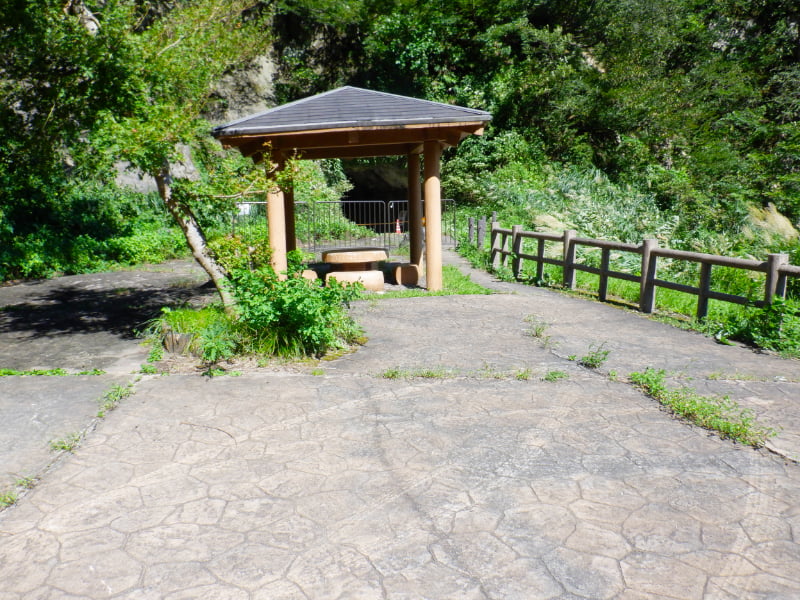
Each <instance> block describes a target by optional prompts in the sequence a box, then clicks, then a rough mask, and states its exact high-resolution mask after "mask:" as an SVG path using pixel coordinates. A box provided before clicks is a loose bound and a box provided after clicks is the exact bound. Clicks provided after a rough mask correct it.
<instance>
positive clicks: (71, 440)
mask: <svg viewBox="0 0 800 600" xmlns="http://www.w3.org/2000/svg"><path fill="white" fill-rule="evenodd" d="M81 439H83V436H82V435H81V434H79V433H71V434H69V435H68V436H66V437H63V438H58V439H55V440H51V441H50V444H49V445H50V450H51V451H53V452H72V451H73V450H75V448H77V446H78V444H80V443H81Z"/></svg>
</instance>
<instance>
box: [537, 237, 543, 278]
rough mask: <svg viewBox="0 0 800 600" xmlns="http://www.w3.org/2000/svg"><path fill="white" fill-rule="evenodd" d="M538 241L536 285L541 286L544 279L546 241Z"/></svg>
mask: <svg viewBox="0 0 800 600" xmlns="http://www.w3.org/2000/svg"><path fill="white" fill-rule="evenodd" d="M536 241H537V242H538V244H537V245H536V257H537V258H538V259H539V260H538V261H537V262H536V285H541V283H542V280H543V279H544V261H543V259H544V240H542V239H539V240H536Z"/></svg>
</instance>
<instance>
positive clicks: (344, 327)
mask: <svg viewBox="0 0 800 600" xmlns="http://www.w3.org/2000/svg"><path fill="white" fill-rule="evenodd" d="M230 282H231V289H232V290H233V294H234V297H235V298H236V310H237V313H238V322H239V325H240V327H241V329H242V331H243V337H244V338H245V339H247V340H248V342H247V343H248V345H249V346H250V347H249V350H250V351H252V352H256V353H259V354H279V355H289V356H291V355H321V354H323V353H325V352H326V351H327V350H329V349H331V348H338V347H342V346H343V345H344V344H345V343H347V342H350V341H352V340H353V339H354V338H355V337H356V336H357V329H356V327H355V325H354V323H353V321H352V320H351V319H350V317H349V316H348V315H347V313H346V312H345V306H346V305H347V304H348V303H349V302H350V301H351V300H354V299H355V298H357V297H358V296H359V293H360V288H361V286H357V285H342V284H340V283H338V282H335V281H329V282H328V283H327V285H326V286H324V287H323V286H322V285H321V283H320V282H318V281H311V280H308V279H305V278H304V277H302V276H301V275H300V274H299V273H297V272H293V273H290V275H289V276H288V277H286V278H285V279H281V278H279V277H278V276H277V274H276V273H275V272H274V271H273V270H272V269H271V268H267V267H264V268H261V269H258V270H255V271H249V270H244V269H238V270H235V271H233V273H232V274H231V277H230Z"/></svg>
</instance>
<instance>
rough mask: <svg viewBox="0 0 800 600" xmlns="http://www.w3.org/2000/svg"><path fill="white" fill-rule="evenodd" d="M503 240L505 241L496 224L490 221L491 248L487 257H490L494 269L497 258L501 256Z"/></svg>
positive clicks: (496, 264) (497, 262)
mask: <svg viewBox="0 0 800 600" xmlns="http://www.w3.org/2000/svg"><path fill="white" fill-rule="evenodd" d="M504 241H505V238H504V237H503V236H501V235H500V232H499V231H498V228H497V224H496V223H492V237H491V244H492V249H491V255H490V257H489V258H490V259H491V261H492V262H491V264H492V269H496V268H497V266H498V264H499V260H498V259H499V258H500V256H501V253H500V251H501V250H502V243H503V242H504Z"/></svg>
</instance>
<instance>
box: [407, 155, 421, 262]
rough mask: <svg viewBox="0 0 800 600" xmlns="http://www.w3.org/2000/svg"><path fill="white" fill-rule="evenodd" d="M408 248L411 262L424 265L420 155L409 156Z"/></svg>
mask: <svg viewBox="0 0 800 600" xmlns="http://www.w3.org/2000/svg"><path fill="white" fill-rule="evenodd" d="M408 246H409V262H410V263H411V264H412V265H417V266H420V265H421V264H422V190H421V188H420V181H419V154H409V155H408Z"/></svg>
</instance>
